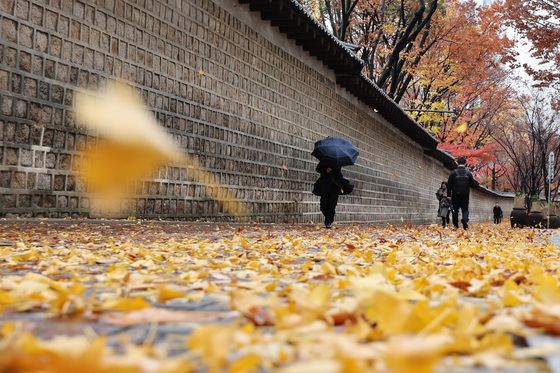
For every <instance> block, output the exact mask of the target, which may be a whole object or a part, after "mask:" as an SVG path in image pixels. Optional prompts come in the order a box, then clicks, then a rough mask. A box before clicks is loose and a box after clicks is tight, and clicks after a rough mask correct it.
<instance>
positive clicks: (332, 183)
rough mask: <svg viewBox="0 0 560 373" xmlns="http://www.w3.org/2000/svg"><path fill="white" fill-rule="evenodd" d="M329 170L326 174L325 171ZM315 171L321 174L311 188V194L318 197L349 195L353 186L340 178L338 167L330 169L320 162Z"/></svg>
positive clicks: (340, 173) (342, 177)
mask: <svg viewBox="0 0 560 373" xmlns="http://www.w3.org/2000/svg"><path fill="white" fill-rule="evenodd" d="M329 168H330V169H331V170H330V172H327V169H329ZM315 171H317V172H318V173H320V174H321V176H320V177H319V180H317V182H316V183H315V185H314V187H313V193H314V194H316V195H319V196H323V195H326V194H349V193H351V192H352V190H353V188H354V186H353V185H352V184H351V183H350V182H349V181H348V180H347V179H346V178H344V176H342V172H341V170H340V167H332V166H329V165H327V164H325V163H322V162H320V163H319V164H318V165H317V168H315Z"/></svg>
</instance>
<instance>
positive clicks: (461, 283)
mask: <svg viewBox="0 0 560 373" xmlns="http://www.w3.org/2000/svg"><path fill="white" fill-rule="evenodd" d="M449 285H451V286H453V287H456V288H458V289H461V290H467V289H468V288H469V286H471V284H470V282H468V281H451V282H450V283H449Z"/></svg>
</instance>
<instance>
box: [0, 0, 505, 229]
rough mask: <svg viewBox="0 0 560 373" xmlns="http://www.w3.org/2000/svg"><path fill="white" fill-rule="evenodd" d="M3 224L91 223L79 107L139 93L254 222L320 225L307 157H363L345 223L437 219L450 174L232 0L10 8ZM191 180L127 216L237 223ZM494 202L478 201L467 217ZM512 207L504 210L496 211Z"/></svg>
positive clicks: (2, 139) (352, 172) (160, 178)
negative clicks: (82, 219) (116, 87)
mask: <svg viewBox="0 0 560 373" xmlns="http://www.w3.org/2000/svg"><path fill="white" fill-rule="evenodd" d="M0 17H1V18H0V61H1V63H0V147H1V148H0V216H12V215H18V216H49V217H66V216H78V215H88V213H89V210H88V208H89V200H88V197H87V195H86V193H85V192H86V191H85V188H84V186H83V185H82V184H81V183H80V181H79V179H77V178H76V176H75V175H74V173H73V171H74V170H75V169H76V167H77V166H78V165H79V163H80V161H81V157H82V151H83V149H84V147H85V146H86V144H93V143H95V141H96V139H95V138H94V137H92V136H89V135H88V134H87V133H85V132H84V131H83V130H82V129H80V128H79V126H77V125H76V123H75V121H74V118H73V113H72V107H71V104H72V100H73V96H74V93H75V92H77V91H79V90H82V89H95V88H98V87H99V86H102V85H103V84H104V83H105V82H106V81H107V79H114V78H117V79H124V80H126V81H128V82H130V83H131V84H133V85H135V86H136V87H137V88H138V89H139V90H140V91H141V93H142V96H143V97H144V100H145V102H146V103H147V104H148V105H149V106H150V107H151V108H152V110H153V112H154V113H155V115H156V117H157V118H158V120H159V122H160V123H161V125H162V126H164V127H165V128H166V129H167V130H168V131H169V132H170V133H172V134H173V136H174V137H175V138H176V140H177V141H178V142H179V143H180V144H181V145H182V147H183V148H184V149H185V151H187V152H189V153H190V154H192V155H194V156H195V157H197V158H198V159H199V161H200V162H201V163H202V164H203V165H204V166H206V167H207V168H208V169H210V170H212V171H214V172H215V173H216V174H217V175H218V177H219V180H220V181H221V182H222V183H223V184H225V185H227V186H228V187H229V188H231V189H232V190H233V191H234V192H235V194H236V196H237V197H238V198H240V199H243V200H245V201H247V202H248V204H249V206H250V208H251V211H252V219H253V220H255V221H269V222H273V221H274V222H292V221H299V222H308V221H319V220H320V212H319V208H318V198H317V197H315V196H313V195H312V194H311V193H310V192H309V191H310V190H311V187H312V183H313V182H314V180H315V179H316V177H317V174H316V173H315V172H314V168H315V164H316V160H315V159H313V158H312V157H311V155H310V152H311V150H312V147H313V143H314V142H315V141H316V140H317V139H320V138H322V137H325V136H327V135H337V136H343V137H346V138H349V139H351V140H352V141H353V142H354V143H355V144H357V146H358V147H359V148H360V152H361V154H360V158H359V162H358V164H357V165H356V166H353V167H349V168H347V169H345V171H344V173H345V175H346V176H347V177H348V178H349V179H351V180H353V181H355V185H356V189H355V192H354V193H353V194H352V195H351V196H344V197H341V199H340V208H339V210H338V215H337V219H338V220H339V221H368V222H389V223H400V222H407V223H427V222H432V221H435V220H436V219H435V211H436V200H435V194H434V193H435V190H436V189H437V187H438V186H439V183H440V181H441V180H445V179H446V178H447V173H448V170H446V169H445V168H444V167H443V165H442V164H441V163H440V162H438V161H436V160H435V159H433V158H431V157H429V156H427V155H425V154H424V151H423V149H422V148H421V147H420V146H419V145H417V144H416V143H415V142H414V141H412V140H411V139H410V138H408V137H406V136H404V135H403V134H402V133H401V132H399V131H398V130H396V129H395V128H394V126H393V125H391V124H390V123H387V122H386V121H385V120H384V119H383V118H382V117H381V116H380V115H378V114H377V113H376V112H374V111H373V110H372V109H371V108H369V107H367V106H366V105H364V104H363V103H362V102H361V101H359V100H358V99H357V98H356V97H354V96H352V95H350V94H349V93H348V92H347V91H345V90H344V89H342V88H340V86H338V85H337V84H336V79H335V76H334V73H333V71H331V70H329V69H328V68H327V67H326V66H324V65H323V64H322V63H320V62H319V61H318V60H317V59H315V58H314V57H311V56H310V55H308V54H307V53H306V52H304V51H303V50H302V49H301V48H300V47H299V46H297V45H296V43H295V42H294V41H292V40H289V39H287V38H286V37H285V35H283V34H281V33H280V32H278V30H277V29H276V28H273V27H272V26H271V25H270V23H268V22H265V21H262V20H261V19H260V17H259V15H258V14H257V13H254V12H250V11H249V8H248V7H247V6H242V5H240V4H239V3H237V1H234V0H214V1H210V0H161V1H160V0H96V1H94V0H91V1H78V0H2V1H1V2H0ZM188 173H189V171H188V170H186V169H181V168H179V167H174V166H169V167H167V168H165V169H162V170H160V172H159V173H158V174H157V175H154V178H153V179H152V180H147V181H145V182H143V183H141V184H139V185H137V187H136V193H137V194H136V196H135V198H134V199H133V200H130V201H127V203H126V205H125V206H124V207H123V208H125V209H126V210H127V213H130V214H133V215H136V216H138V217H148V218H149V217H165V218H167V217H169V218H186V219H195V218H210V219H215V220H221V219H228V218H227V217H226V216H224V215H223V213H221V212H220V209H219V207H218V206H217V204H216V203H215V202H214V201H212V200H210V199H209V198H208V197H207V196H206V194H205V191H204V186H202V185H200V184H198V183H196V182H192V181H190V180H189V179H188ZM494 201H495V199H494V197H491V196H489V195H488V194H484V193H479V192H476V193H475V195H474V196H473V216H474V217H475V218H476V219H478V220H482V219H486V218H487V217H488V214H489V211H491V206H492V205H493V203H494ZM503 203H504V204H506V203H508V202H503Z"/></svg>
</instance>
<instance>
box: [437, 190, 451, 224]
mask: <svg viewBox="0 0 560 373" xmlns="http://www.w3.org/2000/svg"><path fill="white" fill-rule="evenodd" d="M436 198H437V200H438V201H439V203H438V216H439V217H440V218H441V223H442V226H443V227H444V228H445V226H446V225H449V214H450V213H451V199H450V198H449V197H447V181H442V182H441V186H440V188H439V189H438V190H437V192H436Z"/></svg>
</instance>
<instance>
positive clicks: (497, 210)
mask: <svg viewBox="0 0 560 373" xmlns="http://www.w3.org/2000/svg"><path fill="white" fill-rule="evenodd" d="M492 212H493V213H494V224H500V223H501V222H502V217H503V216H504V212H503V211H502V208H501V207H500V205H499V204H498V202H496V206H494V209H493V211H492Z"/></svg>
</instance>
